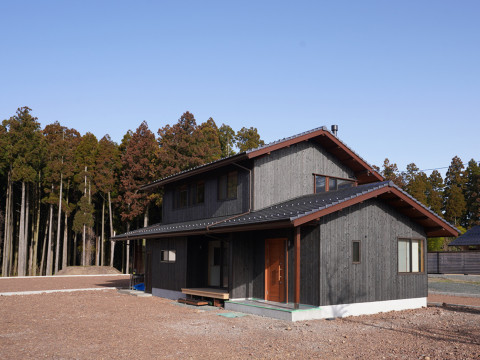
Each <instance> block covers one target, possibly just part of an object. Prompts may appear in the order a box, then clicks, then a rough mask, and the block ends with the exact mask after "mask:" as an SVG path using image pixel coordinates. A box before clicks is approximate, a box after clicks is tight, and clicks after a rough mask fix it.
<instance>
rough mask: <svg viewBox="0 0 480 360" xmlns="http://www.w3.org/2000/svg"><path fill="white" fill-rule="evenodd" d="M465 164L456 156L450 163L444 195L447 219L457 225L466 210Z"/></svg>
mask: <svg viewBox="0 0 480 360" xmlns="http://www.w3.org/2000/svg"><path fill="white" fill-rule="evenodd" d="M463 168H464V166H463V162H462V160H461V159H460V158H459V157H458V156H455V157H454V158H453V159H452V162H451V163H450V166H449V168H448V171H447V174H446V176H445V190H444V193H443V209H444V212H445V213H444V214H445V219H446V220H447V221H450V222H453V223H454V224H455V225H457V223H459V222H460V220H461V218H462V216H464V213H465V210H466V202H465V197H464V195H463V188H464V184H465V181H464V172H463Z"/></svg>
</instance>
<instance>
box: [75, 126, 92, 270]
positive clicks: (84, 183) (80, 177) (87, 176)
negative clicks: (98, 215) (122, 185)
mask: <svg viewBox="0 0 480 360" xmlns="http://www.w3.org/2000/svg"><path fill="white" fill-rule="evenodd" d="M97 145H98V141H97V138H96V137H95V135H93V134H92V133H88V132H87V133H86V134H85V135H84V136H82V138H81V140H80V142H79V144H78V146H77V148H76V151H75V158H76V164H77V175H76V183H77V184H78V188H79V190H80V191H82V192H83V197H84V198H86V199H87V200H86V201H88V203H89V204H91V202H92V195H93V194H94V193H95V187H92V180H93V174H94V171H95V159H96V156H97ZM82 200H83V199H82ZM82 200H81V201H80V205H82ZM79 211H80V212H82V211H91V213H89V214H86V213H80V214H79ZM93 211H94V208H93V207H92V208H91V207H87V206H85V205H83V206H79V207H78V208H77V212H76V214H75V218H77V217H78V219H81V221H85V222H84V226H83V229H82V265H84V266H85V265H87V262H90V259H91V253H90V251H89V252H88V254H87V242H88V243H89V244H91V242H92V238H93V229H92V228H91V227H92V226H93V223H92V225H90V226H89V225H88V224H90V222H88V221H87V220H88V219H89V218H90V216H91V217H92V218H93ZM75 218H74V222H75ZM77 221H80V220H77ZM92 221H93V220H92ZM76 229H77V230H76V231H75V232H76V233H78V228H76ZM87 236H88V239H87ZM91 248H92V247H91V246H89V250H90V249H91ZM87 255H88V260H87Z"/></svg>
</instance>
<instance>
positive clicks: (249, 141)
mask: <svg viewBox="0 0 480 360" xmlns="http://www.w3.org/2000/svg"><path fill="white" fill-rule="evenodd" d="M235 141H236V143H237V146H238V149H239V151H240V152H244V151H247V150H251V149H255V148H257V147H259V146H263V145H265V142H264V141H263V140H262V139H260V135H259V134H258V131H257V128H254V127H250V128H249V129H247V128H246V127H242V128H241V129H240V130H238V131H237V135H236V136H235Z"/></svg>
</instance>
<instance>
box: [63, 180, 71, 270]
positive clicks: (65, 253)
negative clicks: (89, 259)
mask: <svg viewBox="0 0 480 360" xmlns="http://www.w3.org/2000/svg"><path fill="white" fill-rule="evenodd" d="M69 189H70V180H68V181H67V191H66V196H65V201H66V204H67V206H68V190H69ZM67 244H68V216H67V211H65V224H64V225H63V256H62V269H65V268H66V267H67V260H68V248H67Z"/></svg>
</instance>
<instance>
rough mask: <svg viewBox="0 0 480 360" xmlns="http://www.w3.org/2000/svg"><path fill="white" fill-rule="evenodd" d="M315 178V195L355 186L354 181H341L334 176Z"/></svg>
mask: <svg viewBox="0 0 480 360" xmlns="http://www.w3.org/2000/svg"><path fill="white" fill-rule="evenodd" d="M314 177H315V181H314V183H315V188H314V193H315V194H316V193H322V192H325V191H333V190H340V189H345V188H348V187H352V186H355V181H354V180H348V179H341V178H336V177H332V176H324V175H316V174H314Z"/></svg>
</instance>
